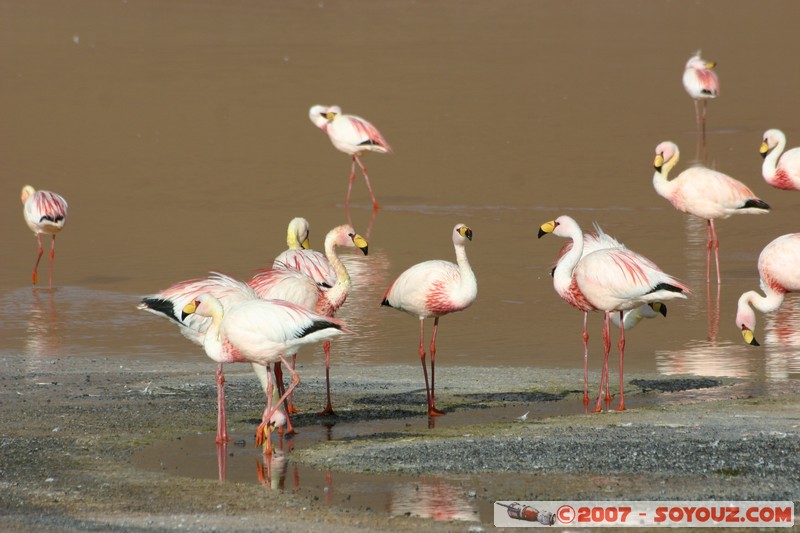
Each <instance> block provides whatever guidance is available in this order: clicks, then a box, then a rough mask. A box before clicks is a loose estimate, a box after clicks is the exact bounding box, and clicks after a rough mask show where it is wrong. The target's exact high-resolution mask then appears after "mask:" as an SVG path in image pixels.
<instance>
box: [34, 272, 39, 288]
mask: <svg viewBox="0 0 800 533" xmlns="http://www.w3.org/2000/svg"><path fill="white" fill-rule="evenodd" d="M38 282H39V274H37V273H36V271H35V270H34V271H33V284H34V285H36V284H37V283H38Z"/></svg>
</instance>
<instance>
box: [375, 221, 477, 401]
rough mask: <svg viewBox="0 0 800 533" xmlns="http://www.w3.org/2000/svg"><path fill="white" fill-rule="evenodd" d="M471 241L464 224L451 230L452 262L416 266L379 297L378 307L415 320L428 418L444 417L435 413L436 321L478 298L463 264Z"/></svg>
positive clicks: (463, 307)
mask: <svg viewBox="0 0 800 533" xmlns="http://www.w3.org/2000/svg"><path fill="white" fill-rule="evenodd" d="M471 240H472V229H470V228H469V227H467V226H466V225H464V224H456V226H455V227H454V228H453V246H454V247H455V251H456V262H457V264H455V263H451V262H449V261H441V260H431V261H424V262H422V263H418V264H416V265H414V266H412V267H411V268H409V269H408V270H406V271H405V272H403V273H402V274H400V275H399V276H398V277H397V279H395V280H394V281H393V282H392V284H391V285H389V288H388V289H386V293H384V295H383V301H382V302H381V305H385V306H388V307H393V308H394V309H399V310H400V311H405V312H406V313H408V314H410V315H413V316H417V317H419V359H420V362H421V363H422V373H423V375H424V376H425V394H426V395H427V399H428V416H439V415H443V414H445V413H444V412H442V411H439V410H438V409H436V400H435V396H434V390H435V379H436V376H435V361H436V331H437V329H438V328H439V318H440V317H442V316H444V315H446V314H448V313H453V312H456V311H463V310H464V309H466V308H467V307H469V306H470V305H472V302H474V301H475V298H476V297H477V296H478V282H477V280H476V279H475V274H474V273H473V272H472V268H470V266H469V261H468V260H467V251H466V244H467V242H468V241H471ZM428 317H433V333H432V334H431V343H430V353H431V381H430V387H429V386H428V370H427V367H426V363H425V348H424V345H423V341H424V338H425V331H424V329H425V326H424V324H425V319H426V318H428Z"/></svg>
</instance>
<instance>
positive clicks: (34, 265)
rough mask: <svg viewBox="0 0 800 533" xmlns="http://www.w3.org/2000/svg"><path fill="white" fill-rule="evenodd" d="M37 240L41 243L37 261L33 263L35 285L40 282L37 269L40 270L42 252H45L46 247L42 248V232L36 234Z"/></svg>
mask: <svg viewBox="0 0 800 533" xmlns="http://www.w3.org/2000/svg"><path fill="white" fill-rule="evenodd" d="M36 241H37V242H38V243H39V255H37V256H36V262H35V263H34V264H33V284H34V285H36V283H38V282H39V274H38V272H37V271H38V270H39V261H40V260H41V259H42V254H43V253H44V248H42V234H41V233H37V234H36Z"/></svg>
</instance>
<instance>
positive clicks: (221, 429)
mask: <svg viewBox="0 0 800 533" xmlns="http://www.w3.org/2000/svg"><path fill="white" fill-rule="evenodd" d="M216 380H217V444H222V443H223V442H228V440H230V439H228V423H227V420H226V418H225V375H224V374H223V373H222V363H219V364H218V365H217V374H216Z"/></svg>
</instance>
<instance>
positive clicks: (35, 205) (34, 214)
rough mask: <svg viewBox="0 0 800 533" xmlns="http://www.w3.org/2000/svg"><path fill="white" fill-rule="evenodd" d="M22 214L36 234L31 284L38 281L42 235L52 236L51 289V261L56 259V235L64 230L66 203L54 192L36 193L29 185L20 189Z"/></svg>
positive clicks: (51, 275)
mask: <svg viewBox="0 0 800 533" xmlns="http://www.w3.org/2000/svg"><path fill="white" fill-rule="evenodd" d="M21 199H22V204H23V205H24V206H25V207H23V210H22V213H23V215H24V216H25V223H26V224H28V227H29V228H31V231H33V233H34V234H36V241H37V242H38V243H39V255H37V256H36V263H34V265H33V275H32V279H33V284H34V285H36V284H37V283H38V281H39V274H38V269H39V261H40V260H41V259H42V254H43V253H44V248H43V247H42V233H46V234H48V235H52V237H53V238H52V241H51V243H50V275H49V280H50V287H51V288H52V287H53V261H54V260H55V257H56V233H58V232H59V231H61V230H62V229H63V228H64V224H66V222H67V201H66V200H64V198H63V197H62V196H60V195H58V194H56V193H54V192H50V191H37V190H36V189H34V188H33V187H31V186H30V185H25V186H24V187H23V188H22V195H21Z"/></svg>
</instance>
